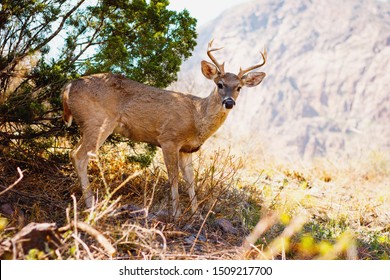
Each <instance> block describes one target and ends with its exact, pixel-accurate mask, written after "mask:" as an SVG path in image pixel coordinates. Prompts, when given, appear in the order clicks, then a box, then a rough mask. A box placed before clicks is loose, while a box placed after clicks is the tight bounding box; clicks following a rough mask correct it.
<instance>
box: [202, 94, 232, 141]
mask: <svg viewBox="0 0 390 280" xmlns="http://www.w3.org/2000/svg"><path fill="white" fill-rule="evenodd" d="M229 111H230V110H227V109H225V108H224V107H223V106H222V101H221V98H220V97H219V95H218V91H217V89H216V88H215V89H214V90H213V91H212V92H211V94H210V95H209V96H208V97H206V98H204V99H202V101H201V104H200V110H199V113H200V116H201V117H200V119H201V121H200V126H199V127H198V129H199V137H200V138H201V140H203V141H205V140H206V139H207V138H209V137H210V136H211V135H212V134H214V132H216V131H217V129H218V128H219V127H220V126H221V125H222V124H223V123H224V121H225V120H226V117H227V115H228V113H229Z"/></svg>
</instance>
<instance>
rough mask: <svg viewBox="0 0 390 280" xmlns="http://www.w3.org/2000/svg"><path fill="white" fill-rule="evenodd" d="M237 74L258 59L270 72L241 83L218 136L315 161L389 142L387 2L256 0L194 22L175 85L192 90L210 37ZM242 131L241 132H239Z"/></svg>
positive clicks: (197, 90)
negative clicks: (191, 45) (194, 34)
mask: <svg viewBox="0 0 390 280" xmlns="http://www.w3.org/2000/svg"><path fill="white" fill-rule="evenodd" d="M211 38H214V45H215V46H216V47H218V46H224V49H223V50H221V51H220V52H218V53H216V56H217V58H218V59H219V60H220V61H226V67H225V69H226V70H227V71H229V72H234V73H237V72H238V70H239V67H240V66H242V67H247V66H249V65H253V64H255V63H257V62H258V61H260V60H261V56H260V54H259V51H260V50H262V49H263V46H266V47H267V51H268V61H267V64H266V65H265V66H264V67H263V69H262V70H263V71H265V72H266V73H267V77H266V78H265V80H264V81H263V83H262V84H261V85H260V86H258V87H257V88H254V89H245V90H244V91H243V92H242V94H241V96H240V97H239V99H238V102H237V106H236V107H235V108H234V111H233V112H232V114H231V115H230V116H229V118H228V120H227V123H226V125H225V126H224V127H223V128H221V130H220V131H219V135H221V136H228V137H231V136H232V135H231V134H232V133H233V132H234V137H238V135H241V136H244V137H245V138H247V137H250V139H251V142H252V143H260V144H262V145H263V146H264V147H266V149H267V150H268V149H270V151H274V152H275V153H277V152H281V153H283V154H285V155H288V156H295V155H297V156H300V157H303V158H308V159H311V158H313V157H317V156H324V155H330V154H332V155H334V154H336V155H339V154H344V153H347V154H356V153H360V152H362V151H365V150H367V149H381V150H383V149H385V150H388V149H389V147H390V125H389V123H390V92H389V87H390V71H389V70H390V4H389V2H388V1H374V0H347V1H337V0H330V1H320V0H313V1H308V0H306V1H305V0H297V1H284V0H277V1H275V0H256V1H253V2H249V3H247V4H243V5H240V6H237V7H235V8H233V9H231V10H228V11H226V12H223V13H222V14H221V15H220V16H219V17H218V18H216V19H215V20H214V21H212V22H210V23H209V24H208V25H206V26H204V27H203V28H202V29H200V30H199V38H198V46H197V48H196V49H195V52H194V55H193V57H192V58H191V59H189V60H188V61H186V62H185V63H184V64H183V66H182V69H181V73H180V75H179V81H180V82H179V83H178V84H176V85H174V86H173V87H174V88H176V89H181V90H184V91H191V92H192V93H194V94H197V95H206V94H208V93H209V92H210V91H211V89H212V87H213V85H212V83H211V82H209V81H207V80H206V79H205V78H204V77H203V76H202V74H201V72H200V61H201V60H202V59H207V55H206V48H207V42H208V41H209V40H210V39H211ZM237 139H238V138H237Z"/></svg>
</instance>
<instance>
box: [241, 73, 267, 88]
mask: <svg viewBox="0 0 390 280" xmlns="http://www.w3.org/2000/svg"><path fill="white" fill-rule="evenodd" d="M264 77H265V73H264V72H251V73H248V74H246V75H244V76H243V77H242V79H241V80H242V82H243V83H244V86H247V87H255V86H257V85H258V84H260V83H261V81H262V80H263V79H264Z"/></svg>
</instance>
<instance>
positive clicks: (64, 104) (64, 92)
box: [62, 83, 73, 127]
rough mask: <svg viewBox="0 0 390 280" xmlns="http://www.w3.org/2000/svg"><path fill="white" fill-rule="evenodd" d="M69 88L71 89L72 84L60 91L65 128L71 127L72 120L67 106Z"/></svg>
mask: <svg viewBox="0 0 390 280" xmlns="http://www.w3.org/2000/svg"><path fill="white" fill-rule="evenodd" d="M71 87H72V83H68V84H67V85H66V86H65V87H64V89H63V90H62V107H63V109H64V113H63V119H64V122H65V124H66V126H67V127H70V126H71V125H72V120H73V116H72V112H71V110H70V108H69V104H68V101H69V92H70V88H71Z"/></svg>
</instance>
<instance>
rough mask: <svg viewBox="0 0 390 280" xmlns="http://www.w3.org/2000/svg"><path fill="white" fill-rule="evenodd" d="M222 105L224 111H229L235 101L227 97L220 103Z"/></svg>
mask: <svg viewBox="0 0 390 280" xmlns="http://www.w3.org/2000/svg"><path fill="white" fill-rule="evenodd" d="M222 105H225V108H226V109H231V108H233V106H234V105H236V101H234V99H233V98H231V97H228V98H226V99H224V100H223V101H222Z"/></svg>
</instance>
